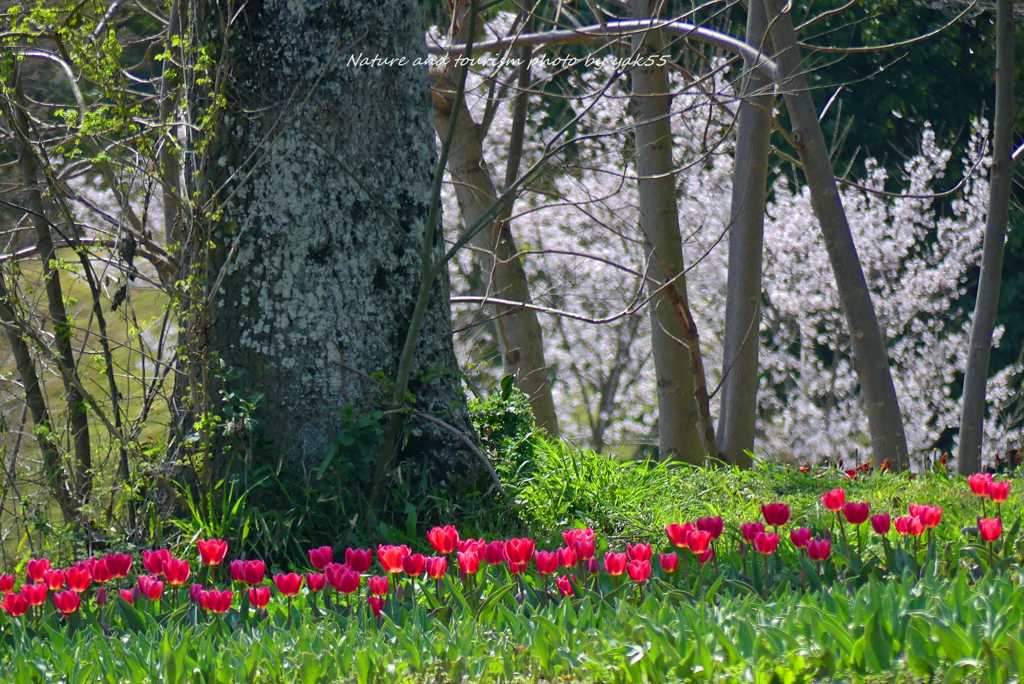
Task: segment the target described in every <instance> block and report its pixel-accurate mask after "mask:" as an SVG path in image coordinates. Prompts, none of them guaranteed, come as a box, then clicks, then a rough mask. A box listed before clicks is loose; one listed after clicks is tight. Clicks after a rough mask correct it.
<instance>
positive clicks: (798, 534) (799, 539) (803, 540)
mask: <svg viewBox="0 0 1024 684" xmlns="http://www.w3.org/2000/svg"><path fill="white" fill-rule="evenodd" d="M789 541H791V542H793V546H795V547H796V548H798V549H806V548H807V542H809V541H811V531H810V530H809V529H807V528H806V527H797V528H796V529H793V530H790V531H789Z"/></svg>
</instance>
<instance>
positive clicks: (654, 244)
mask: <svg viewBox="0 0 1024 684" xmlns="http://www.w3.org/2000/svg"><path fill="white" fill-rule="evenodd" d="M659 4H660V3H659V2H657V0H631V2H630V16H632V17H633V18H635V19H646V18H650V17H656V16H658V7H659ZM655 23H656V22H652V25H653V24H655ZM632 47H633V53H634V54H635V55H636V56H637V57H638V58H639V59H641V60H644V59H645V58H647V57H654V58H655V59H654V61H655V62H656V61H657V56H658V54H659V53H660V52H661V51H662V50H663V48H664V43H663V39H662V36H661V34H660V33H659V32H658V31H657V30H651V31H646V32H644V33H638V34H636V35H635V36H634V37H633V38H632ZM631 77H632V88H633V94H632V98H631V100H630V104H629V111H630V114H631V115H632V116H633V121H634V122H635V129H634V131H635V132H634V138H635V149H636V152H635V154H636V176H637V190H638V193H639V200H640V231H641V232H642V233H643V235H644V237H645V241H646V250H647V259H648V260H649V261H650V273H649V275H650V276H651V279H652V284H651V285H649V287H650V288H651V289H652V290H656V289H658V288H659V287H660V286H661V284H662V283H664V282H666V281H667V280H669V279H674V278H678V279H677V280H675V283H676V285H677V288H678V290H679V292H680V294H681V296H682V297H684V298H685V296H686V295H685V292H686V281H685V279H684V278H683V277H682V275H681V274H682V271H683V251H682V243H681V240H680V237H679V215H678V208H677V206H676V183H675V179H676V176H675V173H673V171H672V169H673V163H672V130H671V125H670V124H671V122H670V118H669V117H670V111H671V105H672V98H671V96H670V95H669V91H668V76H667V74H666V70H665V67H664V66H639V67H637V68H635V69H633V70H632V71H631ZM673 309H674V307H673V305H672V302H671V301H670V299H669V297H668V295H667V294H666V293H664V292H662V293H661V294H658V295H656V296H655V297H654V298H653V299H651V303H650V315H651V346H652V351H653V355H654V370H655V375H656V377H657V387H658V450H659V452H660V455H661V458H662V459H676V460H680V461H685V462H687V463H693V464H701V463H703V462H704V454H703V449H702V448H701V441H700V434H699V432H698V430H697V402H696V398H695V396H694V392H693V373H692V371H691V368H690V351H689V350H688V349H687V347H686V345H685V344H684V343H683V338H684V330H683V326H682V325H681V323H680V321H679V319H678V318H677V316H676V313H675V311H674V310H673Z"/></svg>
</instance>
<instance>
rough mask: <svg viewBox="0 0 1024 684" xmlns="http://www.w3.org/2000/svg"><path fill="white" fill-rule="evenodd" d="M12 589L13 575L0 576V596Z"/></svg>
mask: <svg viewBox="0 0 1024 684" xmlns="http://www.w3.org/2000/svg"><path fill="white" fill-rule="evenodd" d="M12 589H14V575H0V594H3V593H7V592H8V591H11V590H12Z"/></svg>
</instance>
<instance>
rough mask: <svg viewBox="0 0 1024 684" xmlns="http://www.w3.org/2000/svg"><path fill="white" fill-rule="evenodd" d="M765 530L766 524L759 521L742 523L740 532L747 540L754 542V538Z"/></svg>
mask: <svg viewBox="0 0 1024 684" xmlns="http://www.w3.org/2000/svg"><path fill="white" fill-rule="evenodd" d="M762 532H764V524H763V523H759V522H752V523H743V524H742V525H740V534H742V535H743V538H744V539H746V540H747V542H748V543H750V544H753V543H754V539H755V538H756V537H757V535H759V534H761V533H762Z"/></svg>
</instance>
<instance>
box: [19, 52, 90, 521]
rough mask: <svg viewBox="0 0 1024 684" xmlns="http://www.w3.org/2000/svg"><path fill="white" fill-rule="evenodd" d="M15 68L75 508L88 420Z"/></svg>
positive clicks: (86, 472)
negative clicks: (64, 412) (63, 401)
mask: <svg viewBox="0 0 1024 684" xmlns="http://www.w3.org/2000/svg"><path fill="white" fill-rule="evenodd" d="M19 71H20V70H19V69H18V68H17V67H15V72H14V97H13V99H12V100H11V101H10V105H9V106H10V110H11V111H10V114H11V122H12V123H13V124H14V128H15V132H16V134H15V141H14V144H15V148H16V149H17V152H18V162H19V167H20V170H21V182H22V185H23V186H24V188H25V194H26V199H27V200H28V208H29V211H31V213H32V215H31V220H32V227H33V228H34V229H35V234H36V248H37V251H38V253H39V260H40V262H41V264H42V272H43V279H44V281H45V283H46V302H47V306H48V309H49V315H50V325H51V327H52V329H53V343H54V347H55V348H56V350H57V363H58V365H59V367H60V375H61V379H62V380H63V382H64V394H65V397H66V398H67V404H68V422H69V423H70V425H71V438H72V442H73V444H74V451H75V486H74V490H75V498H76V500H77V502H76V503H77V505H80V504H82V503H84V502H85V501H87V500H88V498H89V493H90V491H91V490H92V447H91V442H90V438H89V416H88V415H87V414H86V412H85V401H84V399H83V397H82V394H81V392H79V390H78V387H77V385H78V384H80V381H79V382H76V380H78V368H77V367H76V365H75V350H74V347H73V345H72V342H73V340H74V332H73V331H72V330H71V326H70V325H69V324H68V314H67V309H66V307H65V306H64V291H63V288H62V287H61V282H60V272H59V271H58V270H57V266H56V259H57V252H56V250H55V249H54V246H53V236H52V235H51V234H50V223H49V219H47V217H46V208H45V206H44V204H43V191H42V183H41V182H40V179H39V166H38V163H37V161H36V156H35V152H34V151H33V150H32V148H31V142H30V141H31V138H30V135H29V125H28V112H27V109H26V108H27V100H26V98H25V95H24V92H23V91H22V87H21V78H20V73H19Z"/></svg>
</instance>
